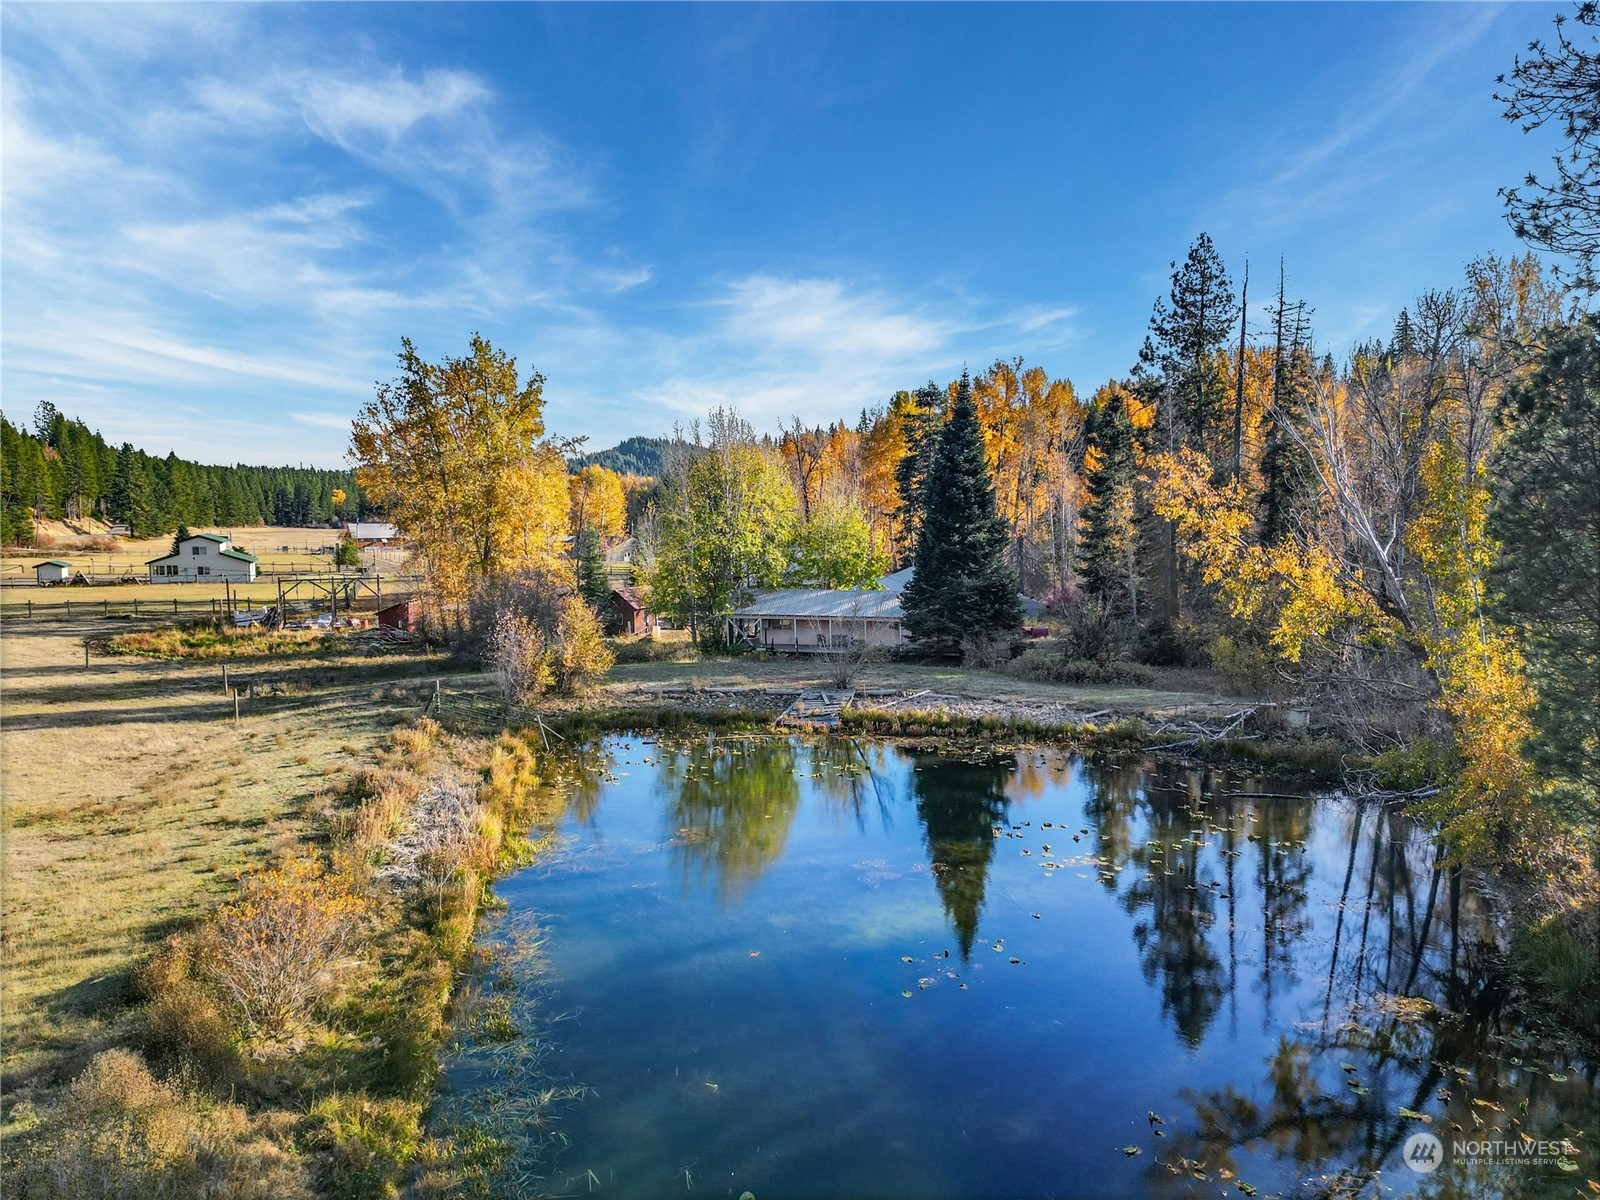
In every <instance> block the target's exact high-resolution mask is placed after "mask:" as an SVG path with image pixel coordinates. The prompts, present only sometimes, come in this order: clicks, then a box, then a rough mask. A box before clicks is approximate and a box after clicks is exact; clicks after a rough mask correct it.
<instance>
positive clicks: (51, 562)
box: [33, 558, 72, 571]
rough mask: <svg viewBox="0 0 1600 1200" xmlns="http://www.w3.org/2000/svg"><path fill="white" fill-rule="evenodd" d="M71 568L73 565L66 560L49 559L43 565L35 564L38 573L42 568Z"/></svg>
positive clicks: (34, 567)
mask: <svg viewBox="0 0 1600 1200" xmlns="http://www.w3.org/2000/svg"><path fill="white" fill-rule="evenodd" d="M71 566H72V564H71V563H69V562H68V561H67V560H66V559H64V558H47V559H45V560H44V561H43V562H41V563H34V564H33V569H34V570H35V571H37V570H38V569H39V568H40V567H68V568H70V567H71Z"/></svg>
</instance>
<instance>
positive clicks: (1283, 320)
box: [1260, 261, 1404, 546]
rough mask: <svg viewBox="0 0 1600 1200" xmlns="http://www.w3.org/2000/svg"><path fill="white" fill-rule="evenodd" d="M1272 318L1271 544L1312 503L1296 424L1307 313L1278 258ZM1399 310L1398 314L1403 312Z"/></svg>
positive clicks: (1267, 460)
mask: <svg viewBox="0 0 1600 1200" xmlns="http://www.w3.org/2000/svg"><path fill="white" fill-rule="evenodd" d="M1267 311H1268V314H1269V315H1270V316H1271V318H1272V335H1273V351H1272V404H1271V406H1270V407H1269V408H1268V409H1267V415H1266V421H1265V425H1266V430H1265V438H1264V444H1263V446H1262V450H1261V480H1262V486H1261V511H1260V516H1261V541H1262V543H1263V544H1264V545H1268V546H1275V545H1277V544H1278V543H1279V542H1281V541H1282V540H1283V539H1284V538H1285V537H1287V536H1288V535H1289V533H1290V531H1291V530H1292V529H1293V528H1294V525H1295V521H1296V519H1297V517H1298V516H1299V514H1300V513H1301V512H1303V511H1304V510H1305V509H1306V508H1307V506H1308V505H1309V504H1310V503H1311V502H1312V498H1313V496H1314V493H1315V489H1316V468H1315V467H1314V466H1313V465H1312V462H1311V456H1310V455H1309V454H1308V453H1307V452H1306V449H1305V447H1304V446H1302V445H1301V444H1300V441H1299V439H1297V438H1296V437H1295V428H1296V427H1297V426H1298V424H1299V422H1300V420H1301V417H1302V416H1303V414H1304V412H1305V404H1306V400H1307V397H1308V393H1309V392H1310V389H1311V383H1312V379H1311V374H1312V362H1311V346H1310V333H1311V328H1310V318H1309V313H1308V310H1307V308H1306V305H1305V302H1304V301H1303V300H1302V301H1296V302H1294V303H1290V302H1289V300H1288V298H1287V296H1286V295H1285V286H1284V274H1283V263H1282V262H1281V261H1280V262H1279V264H1278V298H1277V301H1276V302H1275V303H1274V304H1272V305H1271V306H1270V307H1269V308H1268V310H1267ZM1403 315H1404V313H1402V316H1403Z"/></svg>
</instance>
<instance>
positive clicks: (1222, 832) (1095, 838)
mask: <svg viewBox="0 0 1600 1200" xmlns="http://www.w3.org/2000/svg"><path fill="white" fill-rule="evenodd" d="M552 786H557V787H560V788H562V789H563V790H564V791H565V792H566V793H567V795H566V806H565V812H566V815H565V816H564V817H563V818H562V821H561V823H560V827H559V830H558V831H557V832H558V835H559V842H558V844H557V846H556V848H555V849H553V850H552V851H551V852H550V853H549V854H547V855H545V856H543V857H541V859H540V860H539V861H538V862H537V863H536V864H535V865H534V866H531V867H529V868H526V869H524V870H522V871H520V872H518V873H516V874H514V875H512V876H510V877H508V878H507V879H505V880H503V881H502V882H501V884H500V885H499V887H498V889H497V890H498V892H499V894H500V895H501V896H502V897H503V899H504V900H505V901H506V904H507V911H506V914H505V915H504V916H503V917H502V918H501V919H500V920H499V921H497V922H496V923H492V924H491V925H490V927H489V928H488V929H487V930H486V931H485V934H484V937H485V940H486V942H488V943H489V944H490V945H494V944H496V943H502V944H506V945H509V944H510V943H511V942H513V941H514V940H515V939H516V937H517V936H518V931H524V932H525V931H526V930H527V928H528V924H529V922H536V923H537V925H538V929H539V936H540V938H541V939H542V950H541V952H540V953H539V954H538V955H537V956H535V958H534V959H532V960H528V959H522V958H518V957H516V956H512V957H511V958H509V959H508V960H507V961H508V963H509V964H510V966H509V967H508V979H507V980H506V982H505V985H506V987H507V988H508V989H509V993H510V995H511V997H512V998H513V1000H514V1001H515V1003H514V1004H513V1005H512V1008H513V1009H514V1011H516V1012H517V1013H519V1014H521V1015H520V1016H519V1017H518V1020H519V1022H522V1021H527V1019H528V1016H529V1014H535V1013H537V1014H544V1016H545V1017H549V1016H550V1015H552V1014H558V1013H559V1014H563V1015H565V1018H566V1019H564V1020H560V1021H558V1022H555V1023H554V1024H551V1023H549V1022H548V1021H546V1020H539V1021H532V1022H531V1023H526V1024H524V1025H523V1029H524V1032H523V1034H522V1035H521V1037H522V1038H523V1039H526V1040H528V1041H530V1042H532V1043H535V1045H534V1046H533V1047H532V1048H531V1049H530V1047H528V1046H522V1047H517V1046H515V1045H513V1047H512V1051H513V1058H514V1059H515V1057H516V1054H518V1053H520V1054H521V1055H522V1057H521V1058H520V1059H519V1060H517V1061H522V1062H524V1063H527V1062H532V1061H537V1064H538V1074H539V1075H542V1076H548V1077H552V1078H554V1079H556V1080H558V1081H567V1082H570V1083H572V1084H577V1085H582V1088H583V1089H587V1090H585V1091H583V1092H582V1094H581V1097H580V1098H574V1099H570V1100H559V1099H558V1100H557V1101H556V1102H555V1103H554V1104H553V1105H546V1106H545V1107H543V1108H541V1109H539V1111H538V1113H537V1114H533V1115H530V1114H532V1110H531V1109H529V1108H526V1107H525V1108H518V1100H519V1096H518V1095H517V1093H518V1092H519V1089H524V1088H528V1087H532V1086H534V1084H533V1083H531V1082H519V1080H522V1078H523V1076H521V1075H519V1074H518V1073H517V1072H516V1071H515V1070H512V1069H509V1068H507V1067H506V1066H505V1064H506V1063H507V1062H508V1059H507V1047H506V1046H505V1045H503V1044H497V1043H495V1042H494V1040H493V1039H487V1038H481V1037H479V1038H476V1039H475V1038H473V1037H470V1036H469V1037H465V1038H464V1042H463V1046H462V1048H461V1049H460V1051H459V1053H458V1054H457V1056H456V1057H455V1058H454V1059H453V1060H452V1061H451V1062H450V1064H449V1065H448V1072H447V1077H448V1080H449V1085H450V1089H451V1094H450V1095H447V1097H446V1099H445V1102H444V1107H445V1109H446V1111H454V1112H456V1113H457V1114H472V1115H475V1116H477V1117H484V1116H488V1117H490V1118H491V1119H492V1118H493V1117H494V1115H495V1113H496V1112H497V1111H499V1113H500V1117H501V1119H502V1121H503V1122H505V1121H507V1120H509V1121H511V1122H525V1123H527V1127H526V1128H524V1129H523V1130H522V1132H524V1133H526V1132H527V1130H528V1129H531V1128H533V1127H534V1126H537V1128H538V1130H539V1134H538V1136H537V1137H531V1138H528V1139H526V1143H525V1144H527V1145H530V1146H531V1145H533V1144H534V1143H541V1144H542V1145H543V1148H544V1149H543V1152H542V1154H541V1155H540V1161H539V1162H538V1163H537V1164H536V1163H534V1162H532V1161H530V1162H528V1163H524V1164H521V1168H520V1169H522V1170H525V1171H526V1172H527V1174H525V1175H524V1176H523V1178H524V1180H525V1181H526V1180H527V1179H529V1178H532V1176H533V1174H539V1175H541V1176H542V1177H543V1179H544V1180H545V1182H544V1184H543V1186H544V1187H546V1188H547V1189H548V1190H550V1191H554V1192H559V1193H563V1194H577V1193H582V1194H590V1193H593V1194H596V1195H610V1196H620V1197H634V1196H637V1197H645V1196H652V1197H655V1196H665V1195H670V1194H687V1195H710V1196H731V1197H738V1196H739V1195H740V1194H741V1193H743V1192H745V1191H749V1192H752V1193H753V1194H754V1195H755V1196H756V1197H758V1198H759V1200H767V1198H769V1197H770V1198H777V1197H784V1198H797V1197H847V1196H848V1197H929V1198H934V1197H984V1196H996V1197H999V1196H1016V1197H1025V1196H1039V1197H1048V1196H1057V1197H1061V1196H1097V1197H1098V1196H1106V1197H1112V1196H1150V1195H1159V1196H1169V1195H1170V1196H1190V1195H1201V1196H1204V1195H1217V1196H1221V1195H1241V1194H1242V1195H1256V1194H1259V1195H1262V1196H1267V1195H1273V1194H1280V1193H1281V1194H1297V1195H1299V1194H1309V1195H1323V1194H1327V1195H1345V1194H1355V1193H1357V1192H1364V1193H1365V1194H1372V1195H1376V1194H1382V1193H1392V1194H1399V1195H1409V1194H1428V1195H1439V1196H1500V1195H1506V1196H1542V1195H1551V1196H1556V1195H1559V1196H1572V1195H1575V1194H1588V1188H1587V1186H1586V1181H1587V1180H1590V1179H1596V1178H1597V1177H1600V1163H1597V1162H1596V1146H1595V1139H1596V1137H1597V1136H1600V1135H1597V1128H1600V1088H1597V1083H1596V1071H1595V1067H1594V1065H1593V1064H1585V1063H1581V1062H1574V1061H1569V1060H1567V1059H1566V1058H1564V1057H1562V1056H1561V1055H1560V1054H1559V1053H1555V1052H1552V1051H1549V1050H1546V1049H1541V1047H1540V1046H1538V1045H1537V1044H1535V1043H1534V1042H1533V1041H1532V1040H1530V1039H1528V1038H1526V1037H1524V1036H1522V1035H1521V1034H1520V1033H1519V1032H1518V1031H1517V1030H1516V1029H1515V1028H1514V1027H1512V1026H1510V1025H1508V1024H1507V1023H1506V1021H1505V1018H1504V1016H1503V1014H1502V1013H1501V1002H1502V990H1501V987H1500V984H1499V981H1498V979H1497V978H1496V975H1495V973H1494V972H1493V971H1492V970H1491V969H1490V967H1489V965H1488V964H1489V962H1490V956H1489V955H1488V954H1487V953H1486V950H1487V946H1488V943H1490V942H1491V941H1492V938H1493V932H1492V928H1491V924H1490V917H1489V914H1488V911H1487V907H1486V905H1485V903H1484V902H1483V899H1482V898H1481V896H1480V894H1479V893H1478V891H1477V890H1476V889H1475V887H1474V886H1473V883H1472V881H1471V880H1470V879H1466V878H1463V876H1462V875H1461V874H1459V873H1457V872H1452V871H1450V870H1448V869H1441V867H1440V866H1439V863H1438V859H1437V856H1436V853H1435V851H1434V849H1433V847H1432V846H1431V844H1430V842H1429V840H1428V838H1427V837H1426V835H1425V833H1424V832H1423V831H1422V830H1420V829H1419V828H1418V827H1417V826H1416V825H1415V824H1414V823H1413V822H1412V821H1410V820H1409V819H1408V818H1406V817H1405V816H1403V815H1401V814H1398V813H1396V812H1393V811H1390V810H1387V809H1384V808H1381V807H1375V806H1373V805H1370V804H1368V805H1361V804H1357V803H1355V802H1353V801H1351V800H1348V799H1346V798H1343V797H1340V796H1318V797H1311V796H1305V795H1302V794H1298V793H1296V792H1295V790H1294V789H1291V788H1285V787H1278V786H1274V785H1273V783H1272V781H1271V780H1270V779H1262V778H1259V777H1253V776H1247V775H1242V774H1238V773H1234V772H1230V771H1226V770H1195V769H1192V768H1187V767H1183V766H1180V765H1175V764H1166V763H1162V762H1159V761H1146V762H1142V763H1135V764H1131V765H1130V764H1126V763H1124V764H1120V765H1119V764H1114V763H1110V762H1100V761H1097V760H1089V759H1084V758H1082V757H1078V756H1075V755H1072V754H1068V753H1065V752H1058V751H1054V750H1039V749H1026V750H1021V751H1018V752H1015V753H1012V752H1007V753H1003V754H987V753H976V752H968V753H965V754H963V753H960V752H945V753H932V752H924V751H916V750H911V749H907V748H902V747H897V746H894V745H889V744H883V743H877V742H871V741H853V740H846V739H829V740H805V739H792V740H791V739H782V738H763V737H732V736H717V737H712V736H700V737H695V738H689V739H673V738H666V737H662V738H651V737H645V736H637V735H635V736H616V737H610V738H607V739H604V740H603V741H601V742H599V743H596V744H595V745H593V746H590V747H588V748H587V749H585V750H583V751H581V752H575V753H574V757H573V759H572V761H570V762H569V763H568V764H567V765H566V767H565V768H564V771H563V778H562V779H561V780H560V781H558V782H556V783H554V784H553V785H552ZM530 961H536V962H537V969H534V968H533V967H531V966H530V967H529V968H528V969H526V970H524V969H522V968H521V967H519V966H518V964H519V963H522V962H530ZM515 1040H516V1039H513V1042H515ZM529 1078H530V1079H531V1078H532V1076H531V1075H530V1076H529ZM550 1095H551V1094H550V1093H546V1099H547V1100H548V1099H549V1097H550ZM557 1095H558V1096H559V1095H560V1093H557ZM521 1099H523V1100H525V1099H526V1098H525V1097H522V1098H521ZM1524 1133H1525V1134H1527V1135H1528V1136H1529V1137H1531V1138H1532V1139H1535V1140H1536V1143H1547V1144H1544V1145H1537V1144H1536V1145H1535V1146H1533V1147H1531V1149H1536V1150H1539V1151H1540V1153H1539V1154H1536V1155H1535V1154H1530V1153H1528V1150H1529V1149H1530V1148H1529V1147H1528V1146H1527V1143H1526V1142H1525V1141H1524V1140H1522V1135H1523V1134H1524ZM1417 1134H1431V1135H1433V1136H1435V1137H1437V1138H1438V1139H1439V1141H1440V1143H1441V1145H1440V1146H1439V1147H1438V1148H1437V1152H1435V1148H1434V1147H1432V1146H1431V1145H1430V1142H1429V1139H1428V1138H1426V1137H1423V1138H1415V1137H1414V1136H1413V1135H1417ZM1562 1140H1566V1141H1567V1142H1568V1143H1569V1144H1568V1145H1566V1146H1561V1145H1559V1144H1558V1145H1550V1144H1548V1143H1559V1142H1561V1141H1562ZM530 1153H531V1151H530ZM1513 1156H1520V1157H1515V1158H1513ZM1529 1158H1537V1159H1539V1160H1541V1161H1537V1162H1530V1161H1528V1159H1529ZM1418 1167H1421V1168H1431V1169H1426V1170H1418V1169H1415V1168H1418Z"/></svg>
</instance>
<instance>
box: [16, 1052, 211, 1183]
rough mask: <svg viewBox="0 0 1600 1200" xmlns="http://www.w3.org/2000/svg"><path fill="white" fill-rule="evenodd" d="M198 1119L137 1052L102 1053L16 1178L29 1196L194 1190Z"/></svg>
mask: <svg viewBox="0 0 1600 1200" xmlns="http://www.w3.org/2000/svg"><path fill="white" fill-rule="evenodd" d="M196 1133H197V1130H196V1128H195V1119H194V1116H193V1114H192V1113H190V1112H189V1111H188V1110H187V1109H186V1108H185V1107H184V1105H183V1103H182V1100H181V1098H180V1097H179V1095H178V1094H177V1092H176V1091H174V1090H173V1089H172V1088H171V1087H169V1086H168V1085H166V1084H164V1083H161V1082H159V1081H158V1080H157V1079H156V1078H155V1077H154V1076H153V1075H151V1074H150V1069H149V1068H148V1067H146V1066H145V1064H144V1061H143V1060H142V1059H141V1058H140V1057H139V1056H138V1055H137V1054H133V1053H131V1052H129V1051H127V1050H107V1051H105V1052H104V1053H102V1054H98V1055H96V1056H95V1058H94V1060H93V1061H92V1062H91V1063H90V1064H89V1066H88V1067H87V1068H86V1069H85V1070H84V1072H83V1074H82V1075H80V1076H78V1078H77V1079H76V1080H74V1081H73V1083H72V1086H71V1088H70V1089H69V1090H68V1093H67V1096H66V1099H65V1100H64V1101H63V1102H62V1103H61V1105H60V1106H59V1107H58V1108H57V1109H56V1110H55V1111H54V1112H52V1113H51V1114H50V1119H49V1121H48V1124H47V1126H46V1130H45V1132H44V1133H43V1134H42V1135H41V1136H40V1137H39V1138H38V1139H36V1141H35V1142H34V1144H33V1145H31V1146H30V1147H29V1149H28V1153H27V1154H26V1155H24V1156H23V1158H22V1161H21V1163H20V1164H19V1170H18V1171H17V1172H16V1175H15V1176H14V1180H13V1182H14V1183H16V1185H17V1190H18V1192H19V1193H20V1194H21V1195H23V1196H26V1197H29V1198H30V1200H80V1198H81V1197H89V1196H93V1197H96V1198H103V1200H123V1198H124V1197H125V1198H126V1200H144V1198H145V1197H153V1196H173V1197H180V1196H190V1195H197V1194H198V1193H199V1187H200V1172H199V1167H198V1164H197V1163H196V1161H195V1154H194V1147H195V1141H196Z"/></svg>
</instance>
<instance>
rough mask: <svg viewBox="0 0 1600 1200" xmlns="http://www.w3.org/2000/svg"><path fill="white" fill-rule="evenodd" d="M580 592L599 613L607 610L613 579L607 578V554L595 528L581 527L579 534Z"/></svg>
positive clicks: (577, 547)
mask: <svg viewBox="0 0 1600 1200" xmlns="http://www.w3.org/2000/svg"><path fill="white" fill-rule="evenodd" d="M576 550H577V558H578V561H577V575H578V592H579V594H580V595H582V596H583V598H584V599H585V600H587V601H588V602H589V607H590V608H592V609H594V610H595V612H597V613H603V612H604V611H605V608H604V606H605V602H606V597H607V596H608V595H609V594H610V592H611V581H610V580H609V579H607V578H606V556H605V552H604V551H603V550H602V549H601V548H600V535H599V534H598V533H596V532H595V531H594V530H593V529H580V530H579V531H578V536H577V544H576Z"/></svg>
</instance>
